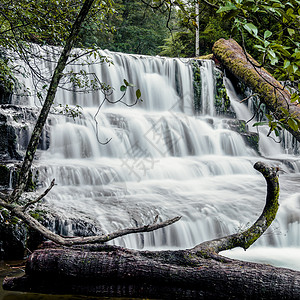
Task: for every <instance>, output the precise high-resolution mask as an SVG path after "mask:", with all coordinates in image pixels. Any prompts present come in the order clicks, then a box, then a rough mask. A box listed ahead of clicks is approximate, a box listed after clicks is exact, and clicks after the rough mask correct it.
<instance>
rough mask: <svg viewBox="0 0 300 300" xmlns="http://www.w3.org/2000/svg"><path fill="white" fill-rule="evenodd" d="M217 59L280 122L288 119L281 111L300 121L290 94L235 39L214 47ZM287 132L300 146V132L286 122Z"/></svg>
mask: <svg viewBox="0 0 300 300" xmlns="http://www.w3.org/2000/svg"><path fill="white" fill-rule="evenodd" d="M212 50H213V54H214V57H215V58H216V59H217V60H218V62H220V63H221V65H222V66H224V67H225V68H226V69H227V70H229V71H230V73H232V74H233V75H234V76H235V77H236V78H237V79H238V80H240V81H242V82H244V83H245V84H246V85H247V86H249V87H250V88H251V89H252V90H253V91H254V92H255V93H257V94H258V95H259V97H260V99H261V101H262V102H263V103H264V104H265V105H266V106H267V108H268V109H269V110H270V111H272V112H273V114H274V116H275V118H276V119H277V120H280V119H284V118H286V115H285V114H284V113H283V112H282V110H281V108H285V109H287V110H288V111H289V113H290V115H291V116H293V117H294V118H296V119H298V120H299V121H300V105H297V104H296V103H291V94H290V93H289V91H288V90H287V89H285V88H284V86H283V85H282V84H281V83H280V82H279V81H277V80H276V79H275V78H274V77H273V76H272V75H271V74H270V73H269V72H268V71H266V70H265V69H264V68H263V67H260V65H259V63H258V62H257V61H256V60H255V59H253V58H252V57H251V56H250V55H249V54H247V53H246V52H245V51H244V49H243V48H242V47H241V46H240V45H239V44H238V43H237V42H236V41H235V40H233V39H229V40H225V39H219V40H218V41H217V42H215V44H214V46H213V49H212ZM286 126H287V127H288V130H289V131H290V132H291V133H292V135H293V136H294V137H295V138H296V139H297V141H299V142H300V131H299V130H298V131H294V130H293V129H292V128H290V127H289V125H288V123H287V122H286Z"/></svg>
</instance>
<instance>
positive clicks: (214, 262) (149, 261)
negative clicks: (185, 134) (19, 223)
mask: <svg viewBox="0 0 300 300" xmlns="http://www.w3.org/2000/svg"><path fill="white" fill-rule="evenodd" d="M254 167H255V168H256V169H257V170H258V171H260V172H261V173H262V174H263V176H264V177H265V179H266V182H267V197H266V205H265V208H264V210H263V212H262V214H261V216H260V217H259V218H258V220H257V221H256V222H255V223H254V224H253V225H252V226H251V227H249V228H248V229H247V230H245V231H244V232H241V233H236V234H233V235H230V236H227V237H223V238H220V239H216V240H212V241H208V242H204V243H202V244H200V245H197V246H196V247H194V248H192V249H187V250H178V251H137V250H130V249H125V248H121V247H117V246H108V245H104V244H87V245H74V246H72V247H66V246H62V245H60V246H59V245H57V244H54V243H50V244H49V243H47V244H46V247H44V248H42V249H39V250H36V251H35V252H33V254H32V255H31V256H30V257H29V258H28V259H27V262H26V274H25V275H24V276H23V277H20V278H6V279H5V280H4V282H3V287H4V288H5V289H8V290H19V291H31V292H40V293H54V294H84V295H93V296H111V297H116V296H118V297H148V298H149V297H150V298H156V299H157V298H160V299H300V272H297V271H293V270H288V269H283V268H276V267H272V266H269V265H263V264H255V263H248V262H242V261H237V260H232V259H228V258H225V257H223V256H221V255H219V252H220V251H222V250H225V249H231V248H234V247H237V246H240V247H243V248H244V249H247V248H248V247H249V246H250V245H251V244H252V243H253V242H254V241H255V240H256V239H257V238H259V236H261V234H262V233H263V232H264V231H265V230H266V229H267V228H268V226H269V225H270V224H271V222H272V221H273V219H274V218H275V215H276V212H277V209H278V196H279V184H278V177H277V170H276V169H275V168H272V167H268V166H266V165H265V164H264V163H260V162H259V163H256V164H255V166H254Z"/></svg>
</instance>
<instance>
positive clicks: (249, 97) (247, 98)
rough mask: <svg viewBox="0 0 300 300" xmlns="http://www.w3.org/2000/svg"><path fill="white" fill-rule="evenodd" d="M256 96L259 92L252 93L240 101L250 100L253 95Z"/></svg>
mask: <svg viewBox="0 0 300 300" xmlns="http://www.w3.org/2000/svg"><path fill="white" fill-rule="evenodd" d="M255 96H258V94H257V93H255V94H252V95H250V96H248V97H246V98H244V99H242V100H241V101H240V103H243V102H245V101H247V100H249V99H251V98H252V97H255Z"/></svg>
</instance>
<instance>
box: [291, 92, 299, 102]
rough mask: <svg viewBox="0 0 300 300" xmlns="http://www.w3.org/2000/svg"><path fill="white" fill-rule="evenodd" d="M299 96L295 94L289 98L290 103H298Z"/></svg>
mask: <svg viewBox="0 0 300 300" xmlns="http://www.w3.org/2000/svg"><path fill="white" fill-rule="evenodd" d="M299 97H300V96H299V95H298V94H297V93H293V94H292V96H291V102H292V103H293V102H296V101H299Z"/></svg>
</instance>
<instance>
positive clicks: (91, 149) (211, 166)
mask: <svg viewBox="0 0 300 300" xmlns="http://www.w3.org/2000/svg"><path fill="white" fill-rule="evenodd" d="M106 54H108V55H110V56H111V58H112V60H113V61H114V65H112V66H109V67H108V66H107V65H104V66H102V67H101V66H100V65H91V66H90V68H89V69H88V71H89V72H94V73H96V74H97V76H98V77H99V78H101V80H102V81H103V82H106V83H108V84H110V85H111V86H113V87H115V89H116V91H115V92H114V94H113V96H112V97H113V98H112V100H116V99H117V98H118V97H120V96H121V92H118V91H119V86H120V85H122V84H123V79H124V78H125V79H127V80H128V81H129V82H132V83H134V84H135V85H136V88H140V89H141V91H142V98H143V102H139V103H138V104H137V105H136V106H135V107H131V108H128V107H126V106H124V105H122V104H120V103H119V104H117V105H109V104H106V105H105V106H104V107H102V109H101V111H100V113H99V114H98V115H97V121H98V123H99V126H98V128H97V129H96V125H95V121H94V119H93V118H94V115H95V114H96V111H97V109H98V105H99V104H100V103H101V101H102V99H103V95H102V94H101V93H100V92H94V93H92V94H84V93H77V94H76V97H75V96H74V94H73V93H70V92H65V91H62V90H60V91H59V93H58V95H57V98H56V101H57V102H58V103H63V104H67V103H69V104H80V105H81V106H83V107H84V110H83V114H82V116H81V117H79V118H77V119H76V120H75V121H73V120H72V119H71V118H65V117H63V116H58V115H53V116H52V117H51V124H52V127H51V140H50V141H51V142H50V148H49V149H48V150H47V151H43V152H42V153H41V158H40V160H39V161H38V162H37V163H36V164H37V166H38V168H39V170H40V181H41V183H42V184H43V187H44V188H45V187H46V186H48V185H49V184H50V181H51V180H52V179H53V178H55V180H56V184H57V185H56V186H55V188H53V190H52V191H51V193H50V194H49V195H48V196H47V197H46V199H45V203H44V205H46V206H47V207H48V209H50V210H53V211H55V212H56V214H57V215H59V216H60V218H61V221H60V222H59V224H58V223H57V222H56V224H53V230H56V231H58V232H61V233H63V234H69V235H72V234H74V231H75V229H76V226H77V225H78V223H80V222H79V221H76V220H84V221H87V222H89V223H92V224H94V225H95V226H96V228H97V229H93V230H94V231H95V230H96V231H97V232H105V233H108V232H111V231H115V230H118V229H122V228H125V227H130V226H137V225H143V224H149V223H151V222H152V221H153V220H154V219H155V216H156V215H159V220H165V219H167V218H172V217H174V216H178V215H180V216H182V219H181V220H180V221H179V222H177V223H176V224H174V225H172V226H169V227H167V228H164V229H160V230H157V231H155V232H151V233H146V234H135V235H129V236H126V237H123V238H118V239H116V240H114V241H113V242H112V243H115V244H119V245H123V246H127V247H131V248H138V249H153V248H155V249H162V248H169V249H171V248H172V249H173V248H189V247H193V246H195V245H196V244H197V243H200V242H202V241H205V240H208V239H213V238H216V237H220V236H223V235H226V234H230V233H234V232H237V231H238V230H243V229H244V228H245V227H247V226H248V225H249V224H251V223H253V221H255V220H256V218H257V217H258V216H259V215H260V214H261V211H262V209H263V206H264V202H265V193H266V186H265V181H264V179H263V177H262V176H261V175H260V174H259V173H258V172H256V171H255V170H254V169H253V164H254V163H255V162H256V161H258V160H266V159H265V158H261V157H259V156H258V154H256V153H255V152H254V150H252V149H250V148H248V147H247V146H246V145H245V143H244V141H243V139H242V137H241V136H240V135H239V134H237V133H236V132H233V131H231V130H229V129H226V126H225V125H226V123H224V122H223V120H222V119H220V118H217V117H215V116H214V107H213V101H214V89H215V87H214V84H213V83H214V79H213V65H212V63H211V62H210V61H205V62H203V65H202V67H201V76H202V103H203V106H202V109H203V116H197V117H196V116H194V115H193V102H194V100H193V84H192V78H193V77H192V69H191V66H190V65H189V63H188V62H183V61H180V60H178V59H168V58H154V57H145V56H135V55H125V54H120V53H106ZM73 68H75V70H77V71H78V70H80V66H73ZM27 84H30V83H28V82H27ZM134 90H135V88H134V89H133V91H134ZM230 93H231V95H230V96H231V98H232V102H233V103H232V105H233V107H234V109H235V111H236V112H237V115H238V116H239V118H241V119H248V118H249V117H251V114H250V113H249V111H248V109H247V107H246V106H245V105H244V104H240V103H238V102H237V99H236V95H235V94H232V93H233V91H232V90H230ZM124 99H125V101H127V103H133V102H134V92H132V93H127V95H126V97H125V98H124ZM18 101H20V100H18ZM28 101H29V103H31V105H33V104H34V103H35V102H36V101H34V100H33V98H29V99H28ZM75 102H76V103H75ZM97 131H98V133H99V139H100V140H101V141H102V142H105V141H107V140H109V139H111V141H110V142H109V143H108V144H107V145H101V144H99V142H98V141H97V138H96V132H97ZM261 141H262V142H261V144H260V149H261V152H262V153H263V154H264V156H271V157H272V160H271V161H270V163H271V164H273V165H276V166H280V167H281V168H282V169H283V170H284V171H285V173H284V174H282V175H280V184H281V195H280V203H281V205H280V209H279V213H278V217H277V219H276V221H275V222H274V223H273V224H272V226H271V228H270V229H269V230H268V232H267V233H266V234H265V235H264V236H263V237H262V238H261V239H260V240H259V241H258V242H257V245H254V246H253V248H255V249H256V252H255V260H256V261H259V258H257V257H258V256H259V255H258V254H257V252H258V253H261V254H262V255H263V254H264V253H266V252H267V253H269V255H268V258H271V257H272V256H273V254H272V253H275V254H274V255H275V256H277V254H278V253H280V255H279V256H280V257H281V259H280V261H281V264H283V265H285V266H288V267H291V268H296V269H297V268H298V269H299V265H296V261H298V259H297V256H298V257H299V255H300V226H299V221H300V192H299V191H300V190H299V186H300V184H299V182H300V181H299V177H300V174H299V169H300V162H299V160H298V157H294V156H291V155H289V156H288V155H285V154H284V153H286V152H287V151H286V150H283V149H282V148H281V147H280V145H278V144H275V143H273V142H272V140H271V139H267V138H266V137H262V138H261ZM284 160H288V161H289V162H290V165H291V166H293V168H294V169H295V170H296V171H297V172H293V171H292V170H291V169H289V168H288V167H287V165H285V164H284V163H283V161H284ZM85 233H87V234H88V233H89V234H91V233H92V232H91V231H90V232H89V230H88V229H86V231H85ZM282 247H284V248H282ZM287 247H293V248H292V249H293V253H296V256H295V260H294V265H293V263H291V262H290V261H288V260H287V256H286V255H285V254H287V255H289V254H288V253H289V252H287V251H286V249H287ZM269 249H272V251H269ZM274 249H276V251H277V252H276V251H275V250H274ZM273 250H274V251H273ZM246 253H248V251H247V252H246ZM229 255H231V254H229ZM232 255H234V256H237V255H239V254H235V253H234V254H232ZM240 258H241V259H247V258H246V257H245V256H241V257H240ZM266 261H267V262H270V260H266ZM285 262H287V263H286V264H285Z"/></svg>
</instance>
